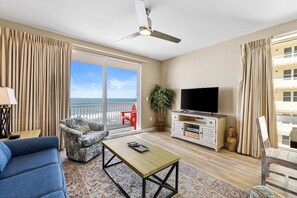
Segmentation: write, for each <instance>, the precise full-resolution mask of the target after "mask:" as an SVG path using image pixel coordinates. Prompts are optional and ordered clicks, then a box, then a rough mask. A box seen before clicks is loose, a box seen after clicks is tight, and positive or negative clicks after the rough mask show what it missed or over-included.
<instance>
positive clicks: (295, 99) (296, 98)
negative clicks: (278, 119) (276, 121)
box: [293, 91, 297, 102]
mask: <svg viewBox="0 0 297 198" xmlns="http://www.w3.org/2000/svg"><path fill="white" fill-rule="evenodd" d="M293 102H297V91H294V94H293Z"/></svg>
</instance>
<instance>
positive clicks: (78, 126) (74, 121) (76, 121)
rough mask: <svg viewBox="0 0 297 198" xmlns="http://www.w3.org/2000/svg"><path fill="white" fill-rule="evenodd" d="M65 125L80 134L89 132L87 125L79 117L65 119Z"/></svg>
mask: <svg viewBox="0 0 297 198" xmlns="http://www.w3.org/2000/svg"><path fill="white" fill-rule="evenodd" d="M65 123H66V126H67V127H69V128H71V129H75V130H78V131H80V132H82V133H85V132H88V131H90V130H91V128H90V126H89V124H88V123H87V122H86V121H85V120H84V119H82V118H81V117H76V118H69V119H66V120H65Z"/></svg>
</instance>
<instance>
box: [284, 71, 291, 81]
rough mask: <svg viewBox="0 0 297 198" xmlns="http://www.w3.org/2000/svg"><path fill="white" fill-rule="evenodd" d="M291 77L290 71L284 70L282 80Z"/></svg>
mask: <svg viewBox="0 0 297 198" xmlns="http://www.w3.org/2000/svg"><path fill="white" fill-rule="evenodd" d="M291 77H292V70H290V69H287V70H284V79H290V78H291Z"/></svg>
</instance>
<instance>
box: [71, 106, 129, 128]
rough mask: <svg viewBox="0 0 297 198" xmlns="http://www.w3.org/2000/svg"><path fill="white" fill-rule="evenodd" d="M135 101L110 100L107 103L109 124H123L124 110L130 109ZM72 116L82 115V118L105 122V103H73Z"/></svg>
mask: <svg viewBox="0 0 297 198" xmlns="http://www.w3.org/2000/svg"><path fill="white" fill-rule="evenodd" d="M133 104H135V103H134V102H108V103H107V125H121V124H122V116H121V112H122V111H129V110H131V108H132V105H133ZM70 114H71V117H77V116H81V117H82V118H84V119H86V120H89V121H93V122H98V123H103V104H102V102H93V103H71V105H70Z"/></svg>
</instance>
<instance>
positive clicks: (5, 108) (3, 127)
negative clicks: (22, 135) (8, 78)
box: [0, 87, 17, 138]
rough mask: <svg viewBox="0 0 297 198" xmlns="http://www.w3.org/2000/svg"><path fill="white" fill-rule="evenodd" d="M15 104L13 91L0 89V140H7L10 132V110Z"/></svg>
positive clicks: (4, 88)
mask: <svg viewBox="0 0 297 198" xmlns="http://www.w3.org/2000/svg"><path fill="white" fill-rule="evenodd" d="M15 104H17V101H16V99H15V96H14V92H13V89H11V88H8V87H0V138H7V137H8V136H9V135H10V133H11V131H10V124H11V123H10V108H11V105H15Z"/></svg>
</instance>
